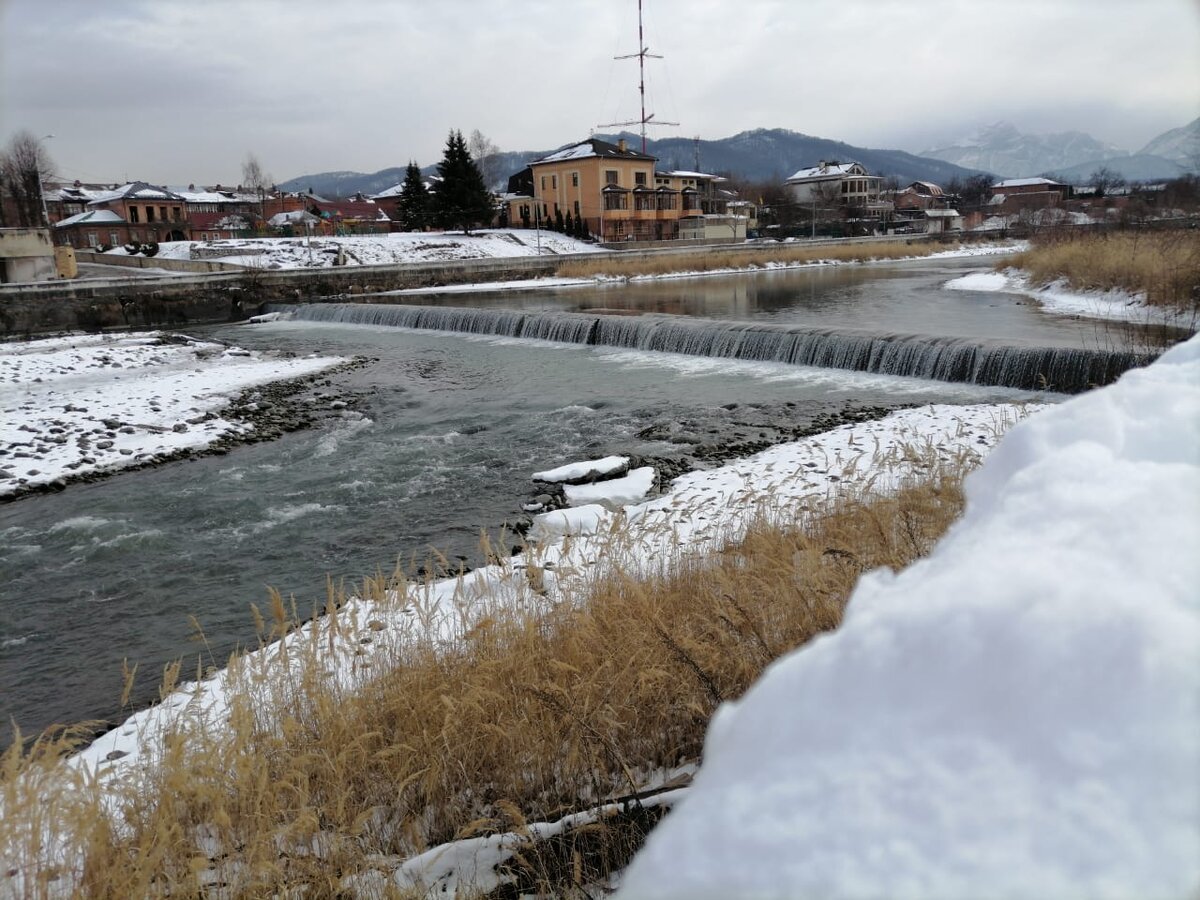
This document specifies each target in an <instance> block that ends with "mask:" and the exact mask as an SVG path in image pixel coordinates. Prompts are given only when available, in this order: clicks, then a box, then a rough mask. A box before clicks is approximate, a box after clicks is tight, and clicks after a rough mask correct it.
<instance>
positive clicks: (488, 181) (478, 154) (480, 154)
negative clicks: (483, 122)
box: [467, 128, 500, 191]
mask: <svg viewBox="0 0 1200 900" xmlns="http://www.w3.org/2000/svg"><path fill="white" fill-rule="evenodd" d="M467 150H468V151H470V153H471V159H473V160H475V165H476V166H478V168H479V174H480V175H482V176H483V183H484V184H485V185H486V186H487V189H488V190H489V191H491V190H494V189H495V187H496V178H497V174H496V154H497V153H499V152H500V148H499V147H497V146H496V145H495V144H494V143H493V142H492V140H491V138H489V137H488V136H487V135H485V134H484V133H483V132H481V131H480V130H479V129H478V128H476V129H475V130H474V131H472V132H471V137H470V138H469V139H468V140H467Z"/></svg>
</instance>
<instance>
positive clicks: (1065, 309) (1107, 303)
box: [944, 269, 1197, 328]
mask: <svg viewBox="0 0 1200 900" xmlns="http://www.w3.org/2000/svg"><path fill="white" fill-rule="evenodd" d="M944 287H946V288H947V289H948V290H952V291H955V290H957V291H995V292H998V293H1005V294H1021V295H1024V296H1028V297H1032V298H1034V299H1035V300H1037V301H1038V302H1039V303H1040V304H1041V305H1042V306H1044V307H1046V308H1047V309H1049V310H1053V311H1054V312H1060V313H1067V314H1069V315H1077V316H1088V317H1091V318H1097V319H1109V320H1115V321H1122V322H1134V323H1136V324H1139V325H1160V324H1161V325H1175V326H1178V327H1181V328H1195V327H1196V324H1197V323H1196V322H1195V321H1194V319H1193V317H1192V316H1190V315H1188V314H1185V313H1180V312H1177V311H1175V310H1172V309H1168V308H1165V307H1161V306H1151V305H1150V304H1148V303H1147V302H1146V297H1145V295H1143V294H1130V293H1127V292H1126V291H1119V290H1112V291H1076V290H1072V289H1071V288H1069V287H1068V286H1067V284H1066V283H1065V282H1064V281H1056V282H1054V283H1053V284H1049V285H1045V286H1037V285H1034V284H1033V283H1032V282H1031V281H1030V279H1029V276H1028V275H1027V274H1025V273H1024V272H1022V271H1020V270H1018V269H1005V270H1004V271H1002V272H973V273H972V274H970V275H963V276H962V277H960V278H955V279H952V280H951V281H948V282H946V284H945V285H944Z"/></svg>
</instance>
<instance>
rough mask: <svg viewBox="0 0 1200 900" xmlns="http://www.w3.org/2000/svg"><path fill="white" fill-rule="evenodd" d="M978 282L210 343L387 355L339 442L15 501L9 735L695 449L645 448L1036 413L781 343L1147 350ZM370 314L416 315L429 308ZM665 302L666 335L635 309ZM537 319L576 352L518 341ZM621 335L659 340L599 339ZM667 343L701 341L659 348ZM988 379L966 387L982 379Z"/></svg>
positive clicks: (927, 274)
mask: <svg viewBox="0 0 1200 900" xmlns="http://www.w3.org/2000/svg"><path fill="white" fill-rule="evenodd" d="M972 268H976V269H977V268H982V266H980V265H979V264H978V263H975V264H973V265H968V264H965V263H957V264H952V263H945V264H943V263H936V264H932V263H926V264H921V265H912V264H910V265H907V266H877V267H857V268H854V269H851V268H848V267H847V268H842V269H838V270H831V271H824V272H817V273H783V274H780V275H767V276H759V277H756V278H748V277H739V278H721V279H714V278H707V279H697V280H692V281H687V282H684V281H672V282H659V283H655V284H644V285H635V286H624V287H613V288H604V289H590V288H589V289H573V290H567V291H558V292H537V293H519V294H514V293H509V294H500V295H477V296H476V295H459V296H455V297H453V298H445V302H446V303H453V304H454V305H456V306H462V307H466V306H467V305H468V304H470V305H471V306H470V308H469V309H467V311H466V312H462V313H457V314H456V315H457V319H458V322H459V324H460V325H463V324H468V323H470V322H472V321H475V322H483V321H487V322H491V323H495V322H497V321H500V320H504V321H507V322H509V323H510V324H511V323H512V322H515V321H518V320H520V321H522V322H524V323H526V324H525V325H522V326H521V327H510V328H507V329H505V328H493V327H491V326H489V328H488V329H487V330H488V331H489V332H491V331H497V332H499V333H496V334H492V333H488V334H448V333H445V332H444V331H441V330H435V331H426V330H411V329H408V328H399V327H389V326H379V325H364V324H345V323H336V322H329V321H292V322H277V323H270V324H265V325H256V326H229V327H221V328H214V329H209V330H208V332H209V333H210V334H212V335H213V336H215V337H218V338H220V339H224V340H228V341H232V342H236V343H238V344H241V345H243V346H247V347H258V348H264V349H285V350H287V349H291V350H296V351H300V352H309V351H312V350H316V351H318V352H321V353H330V354H337V355H344V356H352V355H356V354H358V355H364V356H367V357H370V358H372V359H373V360H374V361H373V362H372V363H371V364H370V365H368V366H366V367H365V368H362V369H358V370H355V371H351V372H346V373H343V374H339V375H336V376H333V379H332V381H333V384H332V386H330V387H327V388H323V390H325V391H333V392H336V393H338V394H339V395H340V396H345V397H348V398H350V399H351V401H352V402H351V404H350V408H349V409H346V410H343V411H341V412H339V413H336V414H333V415H332V416H331V417H330V418H329V419H327V420H326V421H325V422H324V424H322V425H321V426H320V427H318V428H316V429H313V430H310V431H307V432H300V433H294V434H290V435H288V436H286V437H284V438H282V439H280V440H278V441H275V442H272V443H265V444H256V445H250V446H245V447H240V448H236V449H234V450H233V451H231V452H230V453H229V454H228V455H226V456H220V457H206V458H203V459H199V460H196V461H191V462H180V463H174V464H170V465H166V466H162V467H160V468H157V469H150V470H145V471H140V472H133V473H127V474H124V475H117V476H115V477H113V478H110V479H108V480H106V481H103V482H99V483H95V484H82V485H74V486H71V487H69V488H68V489H67V490H66V491H64V492H62V493H59V494H53V495H44V496H37V497H31V498H28V499H24V500H21V501H18V502H15V503H11V504H7V505H5V506H3V507H0V585H2V587H0V591H2V592H3V598H2V600H0V720H2V721H3V722H4V723H5V726H4V727H7V723H8V722H9V721H10V720H15V721H16V723H17V724H18V725H19V726H20V727H21V728H22V730H23V731H24V732H26V733H29V732H31V731H36V730H39V729H41V728H43V727H45V726H47V725H49V724H51V723H54V722H71V721H77V720H80V719H84V718H92V717H112V716H115V715H117V714H118V713H119V710H118V709H116V704H117V702H118V700H119V696H120V690H121V661H122V659H128V660H129V662H130V664H133V663H137V664H138V665H139V667H140V669H139V671H140V675H139V681H138V685H139V687H138V689H137V690H136V691H135V697H136V698H138V699H139V700H145V699H147V698H149V697H150V696H152V694H153V690H154V688H155V687H156V684H157V679H158V676H159V674H160V673H161V669H162V666H163V665H164V664H165V663H167V662H169V661H171V660H174V659H178V658H180V657H184V658H185V659H188V660H190V662H189V663H188V664H187V665H185V668H184V671H185V673H186V672H187V671H189V670H193V671H194V666H195V662H196V660H197V659H198V658H199V659H200V660H201V661H202V662H203V664H205V665H208V664H217V665H220V664H221V663H222V661H223V660H224V658H225V657H226V656H227V654H228V653H229V651H230V650H231V649H233V648H234V647H235V646H237V645H239V644H241V645H247V644H250V645H252V644H253V643H254V641H255V635H254V630H253V624H252V617H251V613H250V604H251V603H255V604H257V605H258V606H259V607H260V608H264V607H265V606H266V601H267V587H268V586H272V587H275V588H278V589H279V590H280V591H281V592H282V593H283V594H284V596H285V597H287V596H294V597H295V599H296V602H297V604H298V606H299V607H300V609H301V610H310V609H311V608H312V607H313V606H314V604H320V603H323V601H324V598H325V593H326V579H327V577H330V578H332V579H334V580H335V581H342V580H345V581H346V582H347V583H352V582H353V581H354V580H356V579H359V578H360V577H361V576H363V575H369V574H373V573H375V572H376V571H378V570H383V571H385V572H390V571H391V570H392V568H393V567H394V566H395V565H396V563H397V561H398V560H399V561H401V562H403V563H405V564H408V563H410V562H413V563H421V562H424V561H425V560H426V559H427V558H428V557H429V554H430V551H431V550H432V549H435V548H436V549H437V550H440V551H443V552H444V553H445V554H447V555H448V556H449V557H450V558H451V559H454V558H462V559H463V560H465V561H467V562H468V563H473V562H475V561H476V560H477V559H478V542H479V536H480V532H481V529H485V528H486V529H488V530H490V531H492V532H493V533H494V532H495V531H497V530H498V529H499V528H500V526H501V525H502V524H503V523H504V522H506V521H507V522H512V521H514V520H515V519H516V518H517V517H518V516H519V514H520V513H519V510H520V504H521V502H522V501H523V500H524V499H525V498H527V497H528V496H529V495H530V493H532V485H531V483H530V481H529V475H530V473H531V472H533V471H536V470H538V469H543V468H548V467H551V466H554V465H557V464H560V463H563V462H568V461H574V460H578V459H583V458H589V457H597V456H605V455H609V454H613V453H639V454H650V455H669V454H673V453H676V452H677V451H678V450H679V446H678V445H675V444H666V443H662V442H660V441H657V440H652V439H650V438H647V437H645V436H642V437H639V435H647V434H654V435H655V436H656V437H660V436H662V435H665V434H670V433H671V432H672V431H673V430H674V431H679V430H680V429H681V428H683V429H686V430H687V431H688V432H689V433H699V434H702V435H710V436H711V435H720V434H721V433H722V432H723V431H726V430H728V429H730V428H731V427H734V426H735V425H737V426H739V427H745V426H746V424H747V423H748V422H749V423H751V424H753V422H755V421H762V420H763V418H764V416H770V417H775V418H777V419H785V420H787V422H786V423H785V424H788V425H804V424H805V423H806V422H808V421H809V420H811V419H812V418H813V417H814V416H817V415H821V414H824V413H829V412H831V411H837V410H840V409H841V408H843V407H844V406H846V405H865V406H887V407H891V406H898V405H902V404H912V403H929V402H948V403H971V402H981V401H989V400H1012V399H1019V398H1023V397H1028V396H1030V394H1029V392H1028V391H1024V390H1017V389H1014V388H1012V387H1005V386H1000V385H994V384H988V383H962V382H959V381H950V380H935V379H933V378H915V377H897V376H896V375H894V374H886V373H887V372H888V371H892V370H891V369H889V368H887V367H875V368H876V371H875V372H871V371H850V370H848V369H862V368H869V367H867V366H859V365H852V366H849V367H848V369H844V368H815V367H809V366H802V365H795V364H793V363H791V362H785V361H780V360H783V359H795V358H796V357H795V355H794V354H792V355H787V354H784V353H782V352H781V351H779V347H781V346H782V345H783V344H785V343H787V342H788V341H792V342H793V343H796V341H797V338H796V336H797V335H800V336H805V335H812V334H815V333H821V334H824V335H827V336H828V335H839V334H854V335H856V336H862V335H869V336H871V339H879V338H881V336H882V337H886V336H892V335H896V334H904V335H910V336H912V335H916V336H920V339H921V340H922V341H926V342H929V341H932V342H933V344H934V345H936V344H937V343H938V340H939V339H941V340H942V342H943V343H945V342H946V340H949V343H950V344H954V345H955V346H972V347H975V348H979V347H984V348H986V349H987V350H988V352H991V350H992V349H997V350H1000V349H1003V348H1017V349H1020V350H1025V349H1028V348H1031V347H1050V348H1057V349H1059V350H1061V351H1063V352H1065V353H1066V354H1067V355H1068V356H1069V355H1070V353H1075V352H1084V353H1091V354H1096V352H1097V351H1099V350H1102V349H1104V346H1105V344H1104V343H1103V342H1107V344H1108V345H1110V346H1111V345H1113V344H1115V343H1117V342H1118V340H1120V341H1124V340H1125V335H1124V333H1123V332H1122V333H1119V334H1117V333H1114V332H1112V331H1104V332H1103V333H1102V332H1100V331H1098V330H1097V329H1096V328H1095V327H1094V326H1091V325H1086V324H1081V323H1080V322H1078V321H1075V320H1069V319H1063V318H1060V317H1056V316H1051V315H1048V314H1046V313H1044V312H1042V311H1041V310H1039V309H1037V308H1036V307H1035V306H1033V305H1030V304H1028V303H1027V302H1026V303H1024V304H1022V303H1021V301H1019V300H1018V299H1015V298H1012V297H1006V296H1001V295H987V294H972V293H969V292H952V291H944V290H941V289H940V285H941V283H942V282H944V281H945V280H946V279H947V278H949V277H953V276H956V275H959V274H962V273H963V272H965V271H969V270H971V269H972ZM391 299H395V298H391ZM420 302H421V303H422V304H423V305H428V304H429V303H430V301H429V299H428V298H425V299H423V300H422V301H420ZM331 309H332V308H331ZM370 309H373V310H375V311H376V312H375V313H372V314H371V315H378V314H379V311H380V310H382V311H383V313H382V314H383V315H384V316H385V317H387V316H390V317H393V318H392V321H393V322H394V323H395V322H398V320H397V319H396V318H395V317H396V316H400V317H401V318H403V316H407V315H421V314H422V313H419V312H414V311H413V310H409V311H407V312H403V311H401V312H397V308H395V307H386V308H385V307H378V306H376V307H370ZM500 309H509V310H520V311H522V312H520V313H517V314H515V315H514V314H512V313H499V312H497V310H500ZM489 310H490V311H491V312H488V311H489ZM644 310H649V311H652V312H653V313H655V314H657V316H659V318H656V319H653V320H652V319H651V318H648V317H633V316H615V315H613V312H614V311H626V312H629V311H644ZM328 311H329V310H326V312H328ZM664 313H665V314H668V315H669V316H670V317H671V318H668V319H663V318H661V316H662V314H664ZM318 314H323V313H318ZM423 314H424V315H427V316H435V314H434V313H423ZM356 315H357V314H356ZM436 315H440V316H441V318H440V319H439V318H436V317H435V318H434V319H431V320H430V322H431V323H433V324H435V325H436V327H438V328H439V329H440V328H446V327H448V324H449V320H448V319H447V318H446V316H445V311H438V312H437V313H436ZM688 316H701V317H703V318H705V319H709V320H714V321H711V322H703V323H700V322H696V321H694V320H692V319H689V318H685V317H688ZM598 317H599V319H600V320H601V321H600V324H597V319H598ZM343 318H347V317H346V316H343ZM348 318H351V319H353V318H354V316H349V317H348ZM533 322H540V323H541V324H539V325H538V327H539V328H542V329H543V331H542V332H541V333H542V334H543V335H544V336H545V337H548V338H552V340H545V339H536V340H534V339H528V338H527V337H520V336H517V335H521V334H526V333H527V332H529V329H530V328H532V325H530V324H529V323H533ZM731 322H748V323H753V325H754V327H752V328H749V329H747V328H745V327H743V326H737V327H731V326H730V323H731ZM555 323H557V325H556V324H555ZM664 323H665V326H666V327H665V330H664ZM722 323H723V324H722ZM556 328H557V329H558V330H555V329H556ZM604 328H608V329H609V331H610V332H611V334H613V335H622V334H624V335H633V337H631V338H629V339H628V340H617V339H615V338H614V339H613V340H611V341H609V340H599V339H587V338H588V335H593V336H595V335H598V334H600V333H601V332H602V331H603V329H604ZM468 330H469V329H468ZM476 330H483V329H476ZM639 330H640V331H639ZM655 331H658V333H659V336H660V338H661V337H662V335H664V334H668V333H670V334H672V335H674V337H673V338H672V341H676V343H670V342H668V341H666V340H665V339H662V340H659V341H658V342H657V343H656V342H655V340H653V339H652V338H648V337H647V335H648V334H650V335H652V334H653V333H654V332H655ZM529 333H532V332H529ZM580 334H582V335H583V337H584V340H577V339H576V338H577V337H578V336H579V335H580ZM747 335H750V336H752V337H753V340H760V341H762V342H763V343H761V344H760V345H758V346H760V347H761V346H767V345H770V346H771V347H773V348H775V349H774V350H773V351H772V352H770V353H768V352H765V351H763V352H758V355H757V356H751V358H746V357H747V354H738V353H732V352H717V353H715V354H714V355H708V354H707V352H706V353H701V352H699V351H689V353H674V352H662V351H663V350H686V349H687V346H684V345H686V342H687V341H697V340H700V341H707V342H708V346H710V347H712V346H717V347H719V348H721V347H724V348H728V347H733V346H741V347H745V346H749V344H750V343H751V341H748V340H747ZM1114 335H1115V336H1114ZM763 336H765V338H764V337H763ZM679 341H682V342H683V344H680V343H678V342H679ZM956 341H957V342H959V343H957V344H955V342H956ZM922 346H924V345H922ZM910 350H911V348H910ZM756 352H757V351H756ZM869 352H871V351H868V355H869ZM929 352H933V351H930V350H928V349H921V350H919V352H918V351H911V352H910V353H909V355H910V356H913V355H915V356H920V355H921V354H922V353H929ZM972 352H973V353H974V354H975V356H976V357H978V356H979V353H980V351H979V350H978V349H976V350H974V351H972ZM789 353H791V351H789ZM689 354H690V355H689ZM1103 355H1104V354H1100V355H1099V356H1100V357H1102V356H1103ZM1098 358H1099V357H1098ZM889 365H890V364H889ZM972 365H973V366H975V368H974V369H972V368H971V366H968V367H967V368H966V369H963V371H975V370H979V369H980V368H981V367H980V366H979V365H976V364H975V363H972ZM982 368H986V366H983V367H982ZM1001 368H1002V367H1001ZM912 371H915V372H922V371H923V370H920V368H919V367H917V368H916V369H913V370H912ZM925 374H929V373H925ZM943 374H947V375H948V376H949V375H953V374H954V373H953V372H945V373H943ZM1022 377H1024V376H1022ZM968 380H975V381H980V380H981V379H968ZM986 380H992V381H997V380H1002V379H1001V378H1000V377H996V378H992V379H984V380H983V381H985V382H986ZM1020 384H1023V382H1022V383H1020ZM319 402H323V401H319ZM191 617H194V618H195V620H196V621H197V622H198V623H199V625H200V626H201V628H202V629H203V637H202V639H201V636H200V634H199V633H198V632H197V631H196V629H195V628H194V626H193V625H192V624H191V622H190V618H191ZM5 737H6V735H4V734H0V738H5Z"/></svg>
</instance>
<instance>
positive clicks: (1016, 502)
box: [623, 337, 1200, 898]
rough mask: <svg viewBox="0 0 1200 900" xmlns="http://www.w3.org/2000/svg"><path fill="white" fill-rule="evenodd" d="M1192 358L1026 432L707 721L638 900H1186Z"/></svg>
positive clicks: (642, 875) (1190, 774)
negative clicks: (949, 507)
mask: <svg viewBox="0 0 1200 900" xmlns="http://www.w3.org/2000/svg"><path fill="white" fill-rule="evenodd" d="M1198 448H1200V337H1194V338H1192V339H1191V340H1190V341H1189V342H1187V343H1186V344H1184V345H1181V346H1179V347H1176V348H1175V349H1173V350H1171V351H1170V352H1168V353H1167V354H1165V355H1164V356H1163V357H1162V358H1161V359H1160V360H1159V361H1158V362H1157V363H1155V364H1154V365H1152V366H1150V367H1149V368H1147V369H1140V370H1134V371H1132V372H1129V373H1127V374H1126V375H1125V376H1124V377H1123V378H1122V379H1121V380H1120V382H1118V383H1117V384H1116V385H1114V386H1111V387H1108V388H1105V389H1103V390H1099V391H1096V392H1093V393H1091V394H1087V395H1084V396H1082V397H1079V398H1076V399H1074V400H1072V401H1070V402H1069V403H1066V404H1063V405H1061V406H1058V407H1055V408H1051V409H1049V410H1046V411H1044V412H1041V413H1040V414H1039V415H1037V416H1034V417H1031V418H1029V419H1027V420H1026V421H1025V422H1023V423H1021V424H1020V425H1018V426H1017V427H1015V428H1013V429H1012V430H1011V431H1010V432H1009V433H1008V435H1007V436H1006V437H1005V438H1004V439H1003V441H1002V442H1001V444H1000V446H999V447H998V448H997V449H996V450H995V451H994V452H993V453H992V454H991V455H990V456H989V457H988V458H987V459H986V461H985V463H984V465H983V467H982V469H980V470H979V471H978V472H977V473H976V474H974V475H972V476H971V477H970V478H969V479H968V482H967V497H968V506H967V511H966V514H965V516H964V518H963V519H962V520H961V521H960V522H959V523H958V524H956V525H955V527H954V528H953V529H952V530H951V531H950V533H949V534H948V535H947V537H946V538H945V539H944V540H943V541H942V542H941V544H940V545H939V546H938V547H937V548H936V550H935V552H934V553H933V555H932V556H931V557H930V558H928V559H927V560H925V561H923V562H920V563H918V564H916V565H914V566H912V567H910V568H909V569H908V570H906V571H904V572H903V573H901V574H899V575H891V574H888V573H884V572H877V573H874V574H872V575H869V576H867V577H866V578H864V579H863V581H862V583H861V584H860V585H859V587H858V589H857V590H856V591H855V593H854V596H853V598H852V599H851V601H850V606H849V610H848V613H847V616H846V620H845V622H844V624H843V625H842V627H841V628H840V629H839V630H838V631H837V632H835V633H833V634H832V635H829V636H826V637H823V638H820V639H818V640H817V641H815V642H813V643H812V644H811V645H809V646H807V647H805V648H803V649H801V650H799V651H796V652H794V653H792V654H791V655H789V656H787V657H785V658H783V659H782V660H780V661H778V662H777V663H776V664H775V665H773V666H772V667H771V668H770V669H769V670H768V671H767V673H766V674H765V675H764V677H763V678H761V679H760V681H759V682H758V683H757V684H756V685H755V686H754V687H753V688H752V689H751V690H750V691H749V692H748V693H747V694H746V696H745V697H744V698H743V699H742V700H740V701H739V702H737V703H736V704H729V705H727V706H725V707H723V708H722V709H721V710H720V711H719V712H718V714H717V716H716V717H715V718H714V720H713V722H712V724H711V726H710V729H709V734H708V738H707V741H706V745H705V754H704V763H703V766H702V768H701V771H700V773H699V775H698V776H697V778H696V781H695V784H694V787H693V789H692V793H691V794H690V795H689V796H688V797H687V798H686V799H685V800H684V801H683V802H682V803H681V805H680V806H679V807H678V808H677V809H676V810H675V812H673V813H672V814H671V815H670V816H668V817H667V819H666V820H665V822H664V823H663V824H662V825H661V826H660V827H659V828H658V829H657V830H656V831H655V832H654V833H652V834H651V836H650V839H649V842H648V843H647V845H646V847H645V849H644V850H643V852H642V853H641V854H640V855H639V856H638V857H637V859H636V860H635V861H634V863H633V864H632V866H631V867H630V869H629V871H628V873H627V878H626V880H625V882H624V891H623V896H628V897H638V898H644V897H667V896H669V897H730V896H754V897H796V896H809V897H885V896H886V897H921V898H927V897H947V898H961V897H1065V896H1106V897H1181V898H1182V897H1195V896H1197V892H1198V891H1200V853H1197V848H1200V769H1198V768H1197V761H1198V760H1200V592H1198V590H1197V585H1200V555H1198V554H1197V553H1196V548H1197V547H1200V449H1198Z"/></svg>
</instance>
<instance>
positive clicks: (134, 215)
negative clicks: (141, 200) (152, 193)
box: [129, 206, 138, 225]
mask: <svg viewBox="0 0 1200 900" xmlns="http://www.w3.org/2000/svg"><path fill="white" fill-rule="evenodd" d="M129 221H130V222H132V223H133V224H134V225H136V224H137V223H138V208H137V207H136V206H131V207H129Z"/></svg>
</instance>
